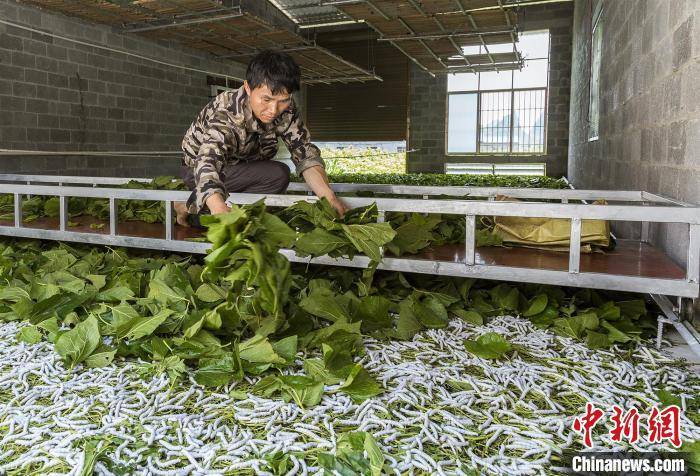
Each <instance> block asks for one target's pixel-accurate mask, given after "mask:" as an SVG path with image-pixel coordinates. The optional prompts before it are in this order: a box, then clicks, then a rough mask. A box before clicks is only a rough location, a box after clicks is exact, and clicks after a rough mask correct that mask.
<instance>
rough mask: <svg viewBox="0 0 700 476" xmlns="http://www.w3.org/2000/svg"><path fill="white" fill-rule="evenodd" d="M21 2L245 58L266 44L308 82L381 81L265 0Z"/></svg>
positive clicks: (235, 57) (217, 54)
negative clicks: (296, 66) (321, 43)
mask: <svg viewBox="0 0 700 476" xmlns="http://www.w3.org/2000/svg"><path fill="white" fill-rule="evenodd" d="M22 1H23V3H27V4H31V5H34V6H37V7H41V8H44V9H47V10H53V11H56V12H60V13H63V14H65V15H70V16H74V17H79V18H82V19H84V20H89V21H92V22H96V23H104V24H109V25H112V26H114V27H116V28H118V29H120V30H122V31H123V32H125V33H132V34H135V35H140V36H145V37H149V38H152V39H164V40H174V41H177V42H179V43H182V44H184V45H187V46H189V47H192V48H196V49H199V50H203V51H206V52H208V53H211V54H213V55H215V56H217V57H221V58H230V59H233V60H238V61H242V62H247V60H248V59H249V58H250V57H252V56H253V55H255V54H256V53H258V52H259V51H261V50H264V49H269V48H273V49H276V50H282V51H287V52H289V54H290V55H291V56H292V57H293V58H294V59H295V60H296V62H297V63H298V64H299V66H300V68H301V72H302V82H304V83H306V84H316V83H325V84H330V83H337V82H341V83H345V82H355V81H376V80H381V78H380V77H379V76H377V75H376V74H374V72H373V71H370V70H368V69H366V68H363V67H361V66H359V65H356V64H354V63H352V62H350V61H346V60H345V59H343V58H341V57H340V56H338V55H336V54H334V53H333V52H331V51H330V50H328V49H326V48H323V47H321V46H318V45H316V44H315V42H313V41H310V40H308V39H307V38H304V37H303V36H302V35H301V34H299V32H298V28H296V25H295V24H294V23H293V22H291V21H289V20H288V19H287V17H285V16H284V15H283V14H282V13H281V12H279V11H278V10H277V9H276V8H275V7H274V6H272V5H271V4H267V2H264V1H262V0H241V1H230V0H229V1H226V0H224V1H218V0H22Z"/></svg>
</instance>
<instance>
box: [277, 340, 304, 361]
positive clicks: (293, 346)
mask: <svg viewBox="0 0 700 476" xmlns="http://www.w3.org/2000/svg"><path fill="white" fill-rule="evenodd" d="M298 341H299V338H298V337H297V336H296V335H293V336H289V337H285V338H284V339H281V340H278V341H277V342H273V343H272V350H274V352H275V353H276V354H277V355H279V356H280V357H281V358H282V359H284V360H285V361H286V362H287V363H292V362H294V358H295V357H296V355H297V346H298Z"/></svg>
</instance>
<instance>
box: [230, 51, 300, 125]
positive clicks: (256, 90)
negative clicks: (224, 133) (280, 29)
mask: <svg viewBox="0 0 700 476" xmlns="http://www.w3.org/2000/svg"><path fill="white" fill-rule="evenodd" d="M245 77H246V81H245V83H243V87H245V90H246V93H248V96H249V98H250V108H251V109H252V110H253V115H254V116H255V117H257V118H258V119H259V120H260V121H261V122H263V123H266V124H268V123H270V122H272V121H274V120H275V119H276V118H277V116H279V115H280V114H282V113H283V112H284V111H285V110H286V109H287V108H288V107H289V105H290V104H291V101H292V93H293V92H295V91H298V90H299V81H300V78H301V72H300V71H299V66H298V65H297V64H296V63H295V62H294V60H293V59H292V57H291V56H289V55H288V54H286V53H278V52H275V51H263V52H261V53H259V54H257V55H256V56H255V57H254V58H253V59H252V60H251V61H250V63H248V70H247V71H246V74H245Z"/></svg>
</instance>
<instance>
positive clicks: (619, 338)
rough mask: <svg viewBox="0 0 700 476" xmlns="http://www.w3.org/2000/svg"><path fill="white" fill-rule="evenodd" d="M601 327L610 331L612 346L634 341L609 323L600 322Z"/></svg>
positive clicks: (609, 336) (609, 337) (609, 338)
mask: <svg viewBox="0 0 700 476" xmlns="http://www.w3.org/2000/svg"><path fill="white" fill-rule="evenodd" d="M600 325H601V326H602V327H604V328H605V329H606V330H607V331H608V340H609V341H610V343H611V344H614V343H616V342H620V343H622V344H624V343H625V342H629V341H631V340H632V337H630V336H629V335H627V334H626V333H624V332H622V331H620V330H619V329H618V328H617V327H615V326H613V325H612V324H610V323H609V322H608V321H600Z"/></svg>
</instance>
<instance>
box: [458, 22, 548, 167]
mask: <svg viewBox="0 0 700 476" xmlns="http://www.w3.org/2000/svg"><path fill="white" fill-rule="evenodd" d="M544 31H547V34H548V38H549V45H548V48H547V57H540V56H537V57H534V58H526V59H525V61H526V62H528V61H535V60H547V85H546V86H544V87H542V86H539V87H531V88H514V87H513V82H514V81H513V79H514V76H513V75H514V74H515V70H510V71H508V72H509V73H510V74H511V81H510V85H511V87H510V89H481V73H479V74H478V77H477V85H476V88H477V89H465V90H459V91H450V90H449V79H448V85H446V89H447V94H446V95H445V137H444V146H445V156H448V157H473V156H480V157H487V156H495V157H503V156H509V155H515V156H520V157H526V156H533V157H539V156H543V155H547V137H548V135H549V76H550V73H551V70H550V67H551V56H552V55H551V49H552V34H551V32H550V31H549V29H546V30H544ZM472 74H473V73H472ZM522 91H544V116H545V117H544V134H543V138H542V140H543V145H542V152H513V134H514V130H515V127H514V124H513V117H514V115H515V101H514V99H515V93H517V92H522ZM503 92H510V93H511V94H510V118H511V119H510V134H509V136H510V140H509V145H508V149H509V151H508V152H481V150H480V149H481V95H482V94H483V93H503ZM453 94H476V152H449V131H450V129H449V125H450V97H451V96H452V95H453Z"/></svg>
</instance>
